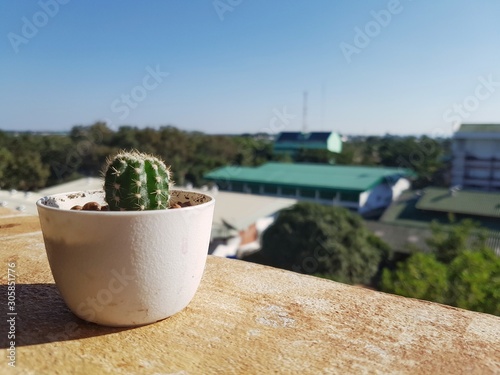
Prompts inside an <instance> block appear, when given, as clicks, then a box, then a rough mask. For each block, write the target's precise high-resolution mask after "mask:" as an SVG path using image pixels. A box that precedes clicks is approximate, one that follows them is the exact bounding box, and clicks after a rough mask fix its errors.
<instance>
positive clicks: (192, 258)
mask: <svg viewBox="0 0 500 375" xmlns="http://www.w3.org/2000/svg"><path fill="white" fill-rule="evenodd" d="M172 200H173V201H174V202H186V201H190V202H191V204H192V206H191V207H183V208H176V209H169V210H152V211H126V212H112V211H75V210H70V208H71V207H73V206H75V205H81V206H83V205H84V204H85V203H87V202H91V201H95V202H98V203H100V204H104V193H103V192H102V191H90V192H78V193H65V194H57V195H52V196H48V197H44V198H42V199H40V200H39V201H38V202H37V209H38V213H39V217H40V224H41V227H42V233H43V238H44V242H45V248H46V251H47V257H48V259H49V264H50V268H51V270H52V275H53V276H54V280H55V282H56V285H57V287H58V289H59V291H60V292H61V295H62V297H63V299H64V301H65V302H66V304H67V305H68V307H69V308H70V309H71V311H73V312H74V313H75V314H76V315H77V316H79V317H80V318H82V319H84V320H87V321H90V322H94V323H98V324H102V325H107V326H136V325H143V324H148V323H153V322H156V321H158V320H161V319H164V318H166V317H169V316H171V315H173V314H175V313H177V312H179V311H180V310H182V309H183V308H184V307H186V306H187V305H188V304H189V302H190V301H191V299H192V298H193V296H194V294H195V292H196V290H197V288H198V286H199V284H200V280H201V277H202V274H203V270H204V268H205V262H206V258H207V252H208V245H209V241H210V232H211V227H212V219H213V212H214V205H215V200H214V199H213V198H212V197H210V196H208V195H205V194H200V193H195V192H186V191H181V190H174V191H173V192H172Z"/></svg>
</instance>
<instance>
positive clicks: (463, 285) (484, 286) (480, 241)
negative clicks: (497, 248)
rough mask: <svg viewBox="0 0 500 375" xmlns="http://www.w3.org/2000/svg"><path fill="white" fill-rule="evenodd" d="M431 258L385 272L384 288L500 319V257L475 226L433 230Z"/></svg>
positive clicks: (419, 258)
mask: <svg viewBox="0 0 500 375" xmlns="http://www.w3.org/2000/svg"><path fill="white" fill-rule="evenodd" d="M428 243H429V246H430V248H431V250H432V251H433V253H432V254H425V253H422V252H418V253H415V254H413V255H412V256H411V257H409V258H408V259H407V260H405V261H404V262H400V263H398V264H397V266H396V269H395V270H394V271H390V270H389V269H385V270H384V271H383V276H382V280H381V281H380V283H379V288H380V289H381V290H382V291H385V292H389V293H395V294H399V295H402V296H405V297H413V298H421V299H426V300H429V301H434V302H441V303H446V304H448V305H452V306H457V307H461V308H464V309H469V310H475V311H480V312H486V313H490V314H496V315H500V257H498V256H497V255H496V254H495V253H494V252H493V250H491V249H489V248H488V247H487V246H486V245H485V234H484V232H482V231H481V230H480V229H479V227H478V226H477V224H476V223H474V222H472V221H470V220H464V221H462V222H460V223H456V224H453V225H451V226H445V225H442V224H437V223H435V224H433V228H432V236H431V238H430V239H429V240H428Z"/></svg>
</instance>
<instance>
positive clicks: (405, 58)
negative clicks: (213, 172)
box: [0, 0, 500, 135]
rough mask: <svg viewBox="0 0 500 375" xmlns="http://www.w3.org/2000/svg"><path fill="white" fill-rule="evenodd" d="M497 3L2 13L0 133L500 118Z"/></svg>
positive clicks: (101, 5) (360, 128) (320, 1)
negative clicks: (102, 126) (99, 126)
mask: <svg viewBox="0 0 500 375" xmlns="http://www.w3.org/2000/svg"><path fill="white" fill-rule="evenodd" d="M499 14H500V2H499V1H498V0H477V1H466V0H442V1H439V2H438V1H430V0H413V1H412V0H399V1H398V0H390V1H387V0H385V1H378V0H372V1H352V0H335V1H334V0H315V1H306V0H293V1H292V0H282V1H264V0H215V1H214V0H197V1H189V2H188V1H159V0H158V1H143V2H139V1H120V2H118V1H99V2H96V1H94V2H90V1H76V0H40V1H38V2H37V1H29V2H28V1H24V2H22V1H3V2H1V3H0V21H1V22H0V36H1V39H0V44H1V45H0V64H1V65H0V67H1V71H2V74H1V75H0V95H1V97H2V100H1V101H0V129H7V130H12V129H19V130H68V129H70V128H71V127H72V126H74V125H80V124H83V125H89V124H92V123H93V122H95V121H98V120H104V121H107V122H108V123H109V124H110V126H111V127H118V126H120V125H135V126H139V127H144V126H154V127H157V126H160V125H174V126H177V127H179V128H181V129H185V130H199V131H203V132H207V133H240V132H259V131H266V132H269V133H273V132H277V131H281V130H289V131H294V130H300V129H301V127H302V123H303V120H302V117H303V110H302V107H303V92H304V91H307V92H308V113H307V126H308V129H309V130H335V131H339V132H341V133H344V134H385V133H392V134H429V135H439V134H450V132H451V128H452V123H453V122H457V121H463V122H500V105H499V102H500V48H499V47H498V46H499V45H500V22H498V15H499Z"/></svg>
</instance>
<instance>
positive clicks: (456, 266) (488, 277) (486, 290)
mask: <svg viewBox="0 0 500 375" xmlns="http://www.w3.org/2000/svg"><path fill="white" fill-rule="evenodd" d="M449 272H450V297H449V301H450V303H451V304H452V305H454V306H457V307H461V308H463V309H468V310H475V311H480V312H485V313H490V314H495V315H500V257H498V256H497V255H495V253H494V252H493V251H492V250H490V249H481V250H479V251H464V252H463V253H461V254H460V255H458V256H457V257H456V258H455V259H454V260H453V261H452V262H451V264H450V266H449Z"/></svg>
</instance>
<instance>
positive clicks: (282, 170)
mask: <svg viewBox="0 0 500 375" xmlns="http://www.w3.org/2000/svg"><path fill="white" fill-rule="evenodd" d="M411 176H413V172H412V171H410V170H407V169H401V168H379V167H361V166H337V165H326V164H299V163H295V164H292V163H267V164H264V165H262V166H260V167H240V166H238V167H234V166H231V167H222V168H219V169H217V170H214V171H212V172H210V173H208V174H206V175H205V178H206V179H207V180H210V181H213V182H214V183H216V184H217V185H218V187H219V189H221V190H224V191H233V192H241V193H248V194H258V195H269V196H276V197H284V198H293V199H298V200H306V201H314V202H318V203H322V204H330V205H338V206H343V207H346V208H350V209H354V210H357V211H358V212H359V213H361V214H368V213H369V212H373V211H374V210H378V209H382V208H385V207H387V206H388V205H389V204H390V203H391V202H392V201H393V200H394V199H396V198H397V197H398V196H399V195H400V194H401V192H402V191H404V190H407V189H408V188H409V187H410V182H409V179H408V178H409V177H411Z"/></svg>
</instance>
